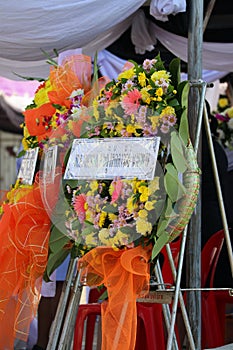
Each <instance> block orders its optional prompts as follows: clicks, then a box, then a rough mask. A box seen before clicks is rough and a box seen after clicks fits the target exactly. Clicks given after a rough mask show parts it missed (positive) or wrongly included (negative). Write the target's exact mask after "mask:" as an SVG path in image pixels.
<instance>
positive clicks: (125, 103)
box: [121, 89, 142, 114]
mask: <svg viewBox="0 0 233 350" xmlns="http://www.w3.org/2000/svg"><path fill="white" fill-rule="evenodd" d="M141 97H142V95H141V93H140V91H138V90H137V89H134V90H132V91H129V92H128V93H127V95H125V96H124V97H123V98H122V101H121V106H122V108H123V109H124V111H125V113H126V114H134V113H136V112H137V110H138V108H139V106H140V101H139V100H140V99H141Z"/></svg>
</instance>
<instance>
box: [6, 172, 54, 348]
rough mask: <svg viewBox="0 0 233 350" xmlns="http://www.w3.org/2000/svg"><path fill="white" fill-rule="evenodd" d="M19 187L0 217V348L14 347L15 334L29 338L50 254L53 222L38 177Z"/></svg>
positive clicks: (21, 337) (50, 204) (22, 338)
mask: <svg viewBox="0 0 233 350" xmlns="http://www.w3.org/2000/svg"><path fill="white" fill-rule="evenodd" d="M56 180H59V179H58V177H57V179H56ZM51 186H52V187H53V186H57V181H55V183H54V184H52V185H51ZM18 191H22V193H23V194H24V195H22V196H18V197H19V198H20V199H19V200H18V201H17V202H16V203H13V204H9V203H7V204H3V209H4V213H3V215H2V217H1V220H0V247H1V250H0V324H1V326H0V327H1V331H0V349H13V347H14V339H15V338H17V339H20V340H23V341H27V338H28V333H29V327H30V323H31V321H32V319H33V318H34V317H35V315H36V311H37V307H38V303H39V300H40V290H41V283H42V277H43V274H44V271H45V268H46V265H47V258H48V244H49V235H50V226H51V224H50V218H49V215H48V214H47V210H46V209H47V208H46V209H45V206H44V203H43V201H42V197H41V188H40V186H39V184H38V178H37V179H36V182H35V183H34V185H33V187H32V189H26V190H25V189H24V188H19V189H18ZM50 193H51V192H50ZM52 193H53V200H52V201H51V202H50V203H49V206H53V205H54V204H55V199H54V198H55V197H56V196H55V195H54V193H56V192H55V190H54V191H53V192H52ZM48 209H49V208H48Z"/></svg>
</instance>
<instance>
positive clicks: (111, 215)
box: [108, 213, 117, 222]
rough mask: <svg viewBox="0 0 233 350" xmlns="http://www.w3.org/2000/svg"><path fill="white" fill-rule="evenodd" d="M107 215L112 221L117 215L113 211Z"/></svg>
mask: <svg viewBox="0 0 233 350" xmlns="http://www.w3.org/2000/svg"><path fill="white" fill-rule="evenodd" d="M108 217H109V220H111V221H112V222H113V221H114V220H116V219H117V215H115V214H113V213H108Z"/></svg>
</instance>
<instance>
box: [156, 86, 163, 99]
mask: <svg viewBox="0 0 233 350" xmlns="http://www.w3.org/2000/svg"><path fill="white" fill-rule="evenodd" d="M155 95H156V96H158V97H161V96H163V89H162V88H161V87H160V88H158V89H157V90H156V91H155Z"/></svg>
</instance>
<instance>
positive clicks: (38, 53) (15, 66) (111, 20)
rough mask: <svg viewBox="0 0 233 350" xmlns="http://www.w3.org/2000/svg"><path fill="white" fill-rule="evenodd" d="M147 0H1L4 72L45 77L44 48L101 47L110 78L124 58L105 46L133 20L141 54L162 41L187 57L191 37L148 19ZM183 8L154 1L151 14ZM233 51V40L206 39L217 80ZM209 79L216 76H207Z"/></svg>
mask: <svg viewBox="0 0 233 350" xmlns="http://www.w3.org/2000/svg"><path fill="white" fill-rule="evenodd" d="M144 3H145V0H127V1H125V0H118V1H113V0H109V1H107V2H106V1H104V0H69V2H64V1H63V0H51V1H46V0H37V1H36V2H35V1H34V2H33V1H29V0H25V1H23V2H17V1H15V0H8V1H5V2H3V3H2V5H1V11H0V29H1V30H0V76H2V77H6V78H9V79H13V80H22V79H21V78H20V77H18V76H17V75H15V74H14V72H15V73H17V74H19V75H22V76H29V77H42V78H46V77H47V76H48V74H49V65H48V64H47V63H46V62H45V61H46V58H45V55H44V53H43V52H42V50H44V51H46V52H48V53H49V54H51V53H52V52H53V49H54V48H55V49H56V50H57V51H58V52H59V53H62V52H65V51H67V50H74V49H76V48H79V47H80V48H82V52H83V53H85V54H88V55H91V56H92V55H94V54H95V52H96V51H98V52H99V61H100V66H101V69H102V70H103V71H108V72H110V71H112V73H111V74H107V73H106V75H109V77H110V78H112V77H114V76H116V72H117V73H118V72H119V68H120V67H121V66H122V62H121V60H120V59H119V58H117V57H115V56H113V55H112V56H111V54H106V52H105V53H104V54H102V52H103V51H102V50H104V49H105V48H106V47H107V46H109V45H110V44H111V43H113V42H114V41H115V40H116V39H118V38H119V36H120V35H121V34H122V33H123V32H124V31H125V30H126V29H127V28H129V27H130V26H131V25H132V32H131V39H132V42H133V44H134V45H135V50H136V52H137V53H141V54H143V53H145V52H146V51H150V50H152V49H153V48H154V46H155V45H156V42H157V40H159V41H160V42H161V43H162V44H163V45H164V46H165V47H167V48H168V50H170V51H171V52H172V53H174V54H175V55H176V56H178V57H180V58H181V59H182V60H184V61H187V38H183V37H180V36H177V35H174V34H172V33H169V32H167V31H165V30H163V29H161V28H159V27H158V26H157V25H156V24H155V23H153V22H152V21H149V20H148V19H146V18H145V15H144V13H143V11H142V10H140V7H141V6H142V5H143V4H144ZM147 3H148V2H147ZM185 9H186V1H185V0H151V2H150V13H151V14H152V15H153V16H154V17H155V18H157V19H160V20H166V17H167V16H168V15H171V14H173V15H175V14H176V13H178V12H182V11H185ZM232 53H233V43H232V44H225V43H224V44H220V43H204V44H203V68H205V69H208V70H213V71H217V72H215V73H216V74H217V76H216V77H215V79H217V78H218V77H219V75H221V74H223V75H225V74H226V73H227V72H230V71H233V60H232ZM219 71H221V72H222V73H219ZM102 73H103V72H102ZM209 81H213V79H211V78H209ZM0 89H1V87H0Z"/></svg>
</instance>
